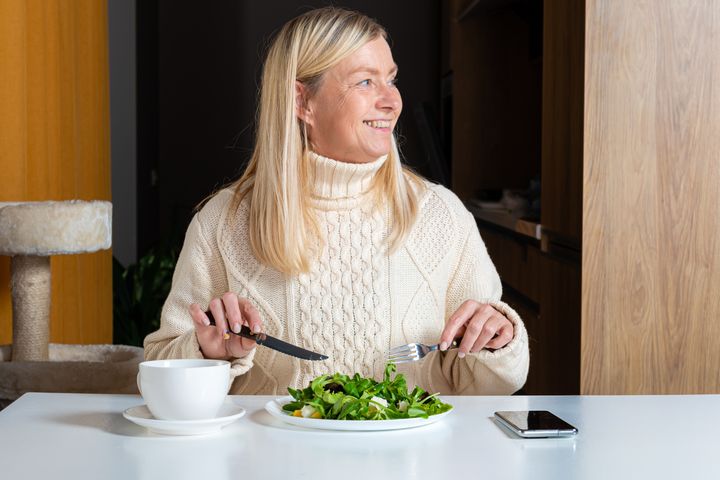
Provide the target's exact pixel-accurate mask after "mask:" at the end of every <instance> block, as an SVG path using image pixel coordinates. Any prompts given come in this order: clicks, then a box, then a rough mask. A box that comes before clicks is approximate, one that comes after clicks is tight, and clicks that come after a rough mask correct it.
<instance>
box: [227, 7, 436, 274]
mask: <svg viewBox="0 0 720 480" xmlns="http://www.w3.org/2000/svg"><path fill="white" fill-rule="evenodd" d="M378 37H382V38H387V33H386V32H385V30H384V29H383V27H382V26H380V25H379V24H378V23H377V22H375V21H374V20H372V19H370V18H368V17H367V16H365V15H362V14H360V13H357V12H353V11H349V10H345V9H341V8H336V7H325V8H320V9H316V10H312V11H309V12H307V13H305V14H303V15H300V16H298V17H296V18H294V19H292V20H290V21H289V22H288V23H286V24H285V25H284V26H283V27H282V29H281V30H280V32H279V33H278V34H277V36H276V37H275V39H274V40H273V42H272V45H271V46H270V49H269V51H268V55H267V59H266V61H265V65H264V68H263V75H262V84H261V91H260V101H259V107H258V122H257V135H256V141H255V149H254V151H253V154H252V157H251V159H250V163H249V164H248V166H247V168H246V170H245V172H244V173H243V175H242V177H241V178H240V179H239V180H238V181H237V182H236V183H235V184H234V188H235V197H234V201H233V207H234V208H237V207H238V206H239V205H240V202H242V201H243V199H245V198H246V197H248V198H249V219H248V229H249V235H250V244H251V247H252V251H253V253H254V254H255V256H256V257H257V259H258V260H260V261H261V262H262V263H264V264H265V265H268V266H271V267H274V268H275V269H277V270H279V271H281V272H284V273H286V274H290V275H293V274H297V273H300V272H306V271H308V270H309V269H310V265H311V262H312V260H313V259H314V257H315V256H316V255H317V254H318V253H319V252H316V251H314V248H313V245H316V244H317V243H318V240H319V232H318V227H317V218H316V214H315V212H314V211H313V210H312V208H311V206H310V205H309V199H310V193H309V192H310V171H309V162H308V158H307V153H308V148H309V144H308V139H307V134H306V131H305V126H304V124H303V122H302V121H301V120H300V119H298V118H297V116H296V109H295V106H296V102H295V94H296V90H295V82H296V80H297V81H300V82H301V83H303V84H304V85H305V86H306V88H307V90H308V93H309V95H312V94H313V93H315V92H316V91H317V89H318V87H319V85H320V82H321V80H322V75H323V74H324V73H325V72H326V71H327V70H328V69H330V68H332V67H333V66H334V65H336V64H337V63H339V62H340V61H341V60H342V59H344V58H346V57H348V56H349V55H351V54H352V53H353V52H355V51H356V50H357V49H359V48H360V47H362V46H363V45H365V44H366V43H367V42H369V41H371V40H374V39H377V38H378ZM413 184H414V185H415V186H416V187H417V188H416V189H420V188H422V187H423V186H424V183H423V182H422V179H421V178H420V177H419V176H417V175H415V174H414V173H412V172H411V171H410V170H408V169H407V168H405V167H403V165H402V164H401V161H400V153H399V152H398V148H397V143H396V141H395V137H394V135H393V139H392V148H391V151H390V152H389V154H388V159H387V160H386V161H385V163H384V164H383V166H382V167H381V168H380V170H379V171H378V172H377V174H376V176H375V179H374V184H373V186H372V188H373V189H374V190H375V194H376V196H377V198H378V199H382V200H384V201H387V202H388V203H389V204H390V206H391V212H392V225H393V226H392V230H391V233H390V237H389V238H388V243H389V247H390V251H394V250H396V249H397V248H398V247H399V246H400V245H401V244H402V243H403V242H404V240H405V238H406V237H407V234H408V233H409V231H410V228H411V227H412V225H413V223H414V221H415V218H416V216H417V212H418V197H417V193H416V189H414V188H413ZM378 204H379V202H378Z"/></svg>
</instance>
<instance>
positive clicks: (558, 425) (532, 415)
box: [497, 410, 575, 430]
mask: <svg viewBox="0 0 720 480" xmlns="http://www.w3.org/2000/svg"><path fill="white" fill-rule="evenodd" d="M497 413H498V414H499V415H500V416H501V417H503V418H504V419H505V420H506V421H507V422H509V423H512V424H513V425H515V426H516V427H517V428H518V429H519V430H575V427H573V426H572V425H570V424H569V423H567V422H566V421H565V420H563V419H561V418H559V417H557V416H555V415H554V414H552V413H550V412H548V411H547V410H530V411H519V412H497Z"/></svg>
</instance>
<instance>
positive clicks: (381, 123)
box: [363, 120, 390, 128]
mask: <svg viewBox="0 0 720 480" xmlns="http://www.w3.org/2000/svg"><path fill="white" fill-rule="evenodd" d="M363 123H364V124H365V125H369V126H371V127H373V128H389V127H390V121H389V120H371V121H367V120H364V121H363Z"/></svg>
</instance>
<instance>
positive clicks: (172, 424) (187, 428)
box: [123, 403, 245, 435]
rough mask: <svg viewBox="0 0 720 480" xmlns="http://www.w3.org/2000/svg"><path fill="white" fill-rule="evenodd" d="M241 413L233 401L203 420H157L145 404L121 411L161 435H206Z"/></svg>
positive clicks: (124, 415) (242, 413) (243, 410)
mask: <svg viewBox="0 0 720 480" xmlns="http://www.w3.org/2000/svg"><path fill="white" fill-rule="evenodd" d="M243 415H245V409H244V408H242V407H240V406H238V405H235V404H233V403H225V404H224V405H223V406H222V407H220V411H219V412H218V414H217V416H216V417H215V418H208V419H205V420H159V419H157V418H155V417H153V414H152V413H150V410H148V408H147V406H146V405H138V406H136V407H131V408H128V409H127V410H125V411H124V412H123V417H125V418H127V419H128V420H130V421H131V422H133V423H135V424H137V425H140V426H141V427H146V428H148V429H149V430H150V431H151V432H154V433H159V434H161V435H206V434H208V433H215V432H218V431H220V429H221V428H222V427H224V426H225V425H228V424H230V423H232V422H234V421H235V420H237V419H238V418H240V417H242V416H243Z"/></svg>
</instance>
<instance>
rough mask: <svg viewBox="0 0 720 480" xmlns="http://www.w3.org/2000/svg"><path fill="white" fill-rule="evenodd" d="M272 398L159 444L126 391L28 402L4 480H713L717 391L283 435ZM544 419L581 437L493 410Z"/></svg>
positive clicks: (11, 423)
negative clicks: (501, 422)
mask: <svg viewBox="0 0 720 480" xmlns="http://www.w3.org/2000/svg"><path fill="white" fill-rule="evenodd" d="M271 398H272V397H266V396H237V397H230V400H231V401H234V402H237V403H238V404H240V405H242V406H243V407H245V408H246V409H247V411H248V413H247V414H246V415H245V417H243V418H241V419H240V420H238V421H237V422H235V423H233V424H232V425H229V426H227V427H225V428H224V429H223V430H222V431H221V432H220V433H217V434H214V435H209V436H204V437H162V436H158V435H155V434H152V433H149V432H148V431H147V430H145V429H144V428H141V427H138V426H136V425H134V424H132V423H130V422H128V421H127V420H125V419H124V418H123V417H122V412H123V410H125V409H126V408H128V407H131V406H134V405H139V404H141V403H142V399H141V398H140V397H139V396H134V395H82V394H43V393H31V394H27V395H24V396H23V397H21V398H20V399H19V400H18V401H16V402H15V403H13V404H11V405H10V406H9V407H8V408H6V409H5V410H3V411H2V412H0V478H2V479H8V480H10V479H43V480H44V479H52V480H61V479H83V478H88V479H115V478H117V479H123V480H125V479H152V480H158V479H164V478H169V479H174V480H175V479H177V480H180V479H192V480H205V479H207V480H220V479H225V478H228V479H229V478H234V479H280V478H282V479H303V478H308V479H310V478H311V479H325V478H337V479H341V480H352V479H362V480H378V479H386V478H387V479H398V480H399V479H410V478H427V479H442V478H451V479H452V478H458V479H459V478H496V479H514V478H532V479H553V480H556V479H562V478H568V479H620V478H632V479H639V478H669V479H673V480H677V479H682V478H720V436H718V432H719V431H720V395H702V396H701V395H698V396H634V397H632V396H616V397H583V396H580V397H444V400H446V401H448V402H449V403H451V404H453V405H454V406H455V410H454V411H453V412H452V413H451V414H450V415H449V416H448V417H446V418H445V419H443V420H442V421H440V422H438V423H435V424H432V425H429V426H426V427H421V428H417V429H410V430H398V431H389V432H332V431H320V430H317V431H315V430H305V429H301V428H299V427H293V426H290V425H286V424H284V423H282V422H280V421H278V420H276V419H274V418H273V417H271V416H270V415H269V414H268V413H267V412H265V411H264V409H263V406H264V404H265V403H266V402H267V401H268V400H270V399H271ZM523 409H545V410H551V411H553V412H554V413H556V414H557V415H559V416H560V417H562V418H564V419H565V420H567V421H569V422H570V423H572V424H574V425H575V426H576V427H578V429H579V430H580V433H579V435H578V436H577V437H576V438H575V439H533V440H530V439H520V438H517V437H514V436H511V434H510V433H509V432H507V430H504V429H502V428H501V427H500V426H498V425H497V424H496V423H495V422H494V421H493V420H492V415H493V412H494V411H496V410H523Z"/></svg>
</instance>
